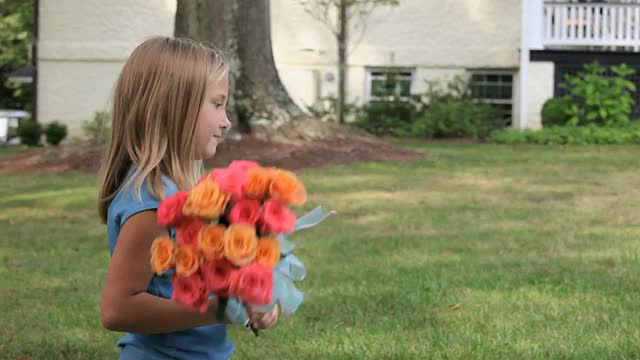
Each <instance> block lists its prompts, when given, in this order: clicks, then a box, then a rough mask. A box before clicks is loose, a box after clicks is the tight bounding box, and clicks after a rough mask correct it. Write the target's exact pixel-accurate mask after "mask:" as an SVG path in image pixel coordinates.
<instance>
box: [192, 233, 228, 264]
mask: <svg viewBox="0 0 640 360" xmlns="http://www.w3.org/2000/svg"><path fill="white" fill-rule="evenodd" d="M226 229H227V228H226V227H225V226H224V225H209V226H205V227H203V228H202V230H200V234H199V235H198V250H200V252H201V253H202V254H203V255H204V257H205V258H206V259H207V260H213V259H221V258H222V256H223V255H224V252H223V250H224V242H223V241H222V239H223V238H224V231H225V230H226Z"/></svg>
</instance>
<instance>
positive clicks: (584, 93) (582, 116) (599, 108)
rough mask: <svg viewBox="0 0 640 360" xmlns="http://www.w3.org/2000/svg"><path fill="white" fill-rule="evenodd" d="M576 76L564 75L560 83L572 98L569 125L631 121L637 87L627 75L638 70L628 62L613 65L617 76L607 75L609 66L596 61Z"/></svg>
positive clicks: (608, 124) (616, 123)
mask: <svg viewBox="0 0 640 360" xmlns="http://www.w3.org/2000/svg"><path fill="white" fill-rule="evenodd" d="M584 69H585V70H584V71H582V72H580V73H578V74H577V75H575V76H565V80H564V82H563V83H562V84H561V85H560V86H561V87H563V88H564V89H566V90H567V91H568V92H569V94H568V97H569V99H570V100H571V106H570V107H569V109H568V112H567V113H568V115H569V117H570V118H569V121H568V123H567V125H587V124H598V125H606V126H621V125H624V124H627V123H628V122H629V115H630V114H631V111H632V107H633V102H634V100H633V96H632V95H633V93H634V92H635V91H636V87H635V85H634V84H633V82H631V81H630V80H628V79H627V77H629V76H630V75H632V74H634V73H635V70H633V69H630V68H629V67H627V66H626V65H625V64H622V65H620V66H613V67H611V71H612V72H613V73H614V74H615V76H606V75H605V72H606V68H605V67H603V66H601V65H599V64H598V63H597V62H596V63H592V64H587V65H585V66H584Z"/></svg>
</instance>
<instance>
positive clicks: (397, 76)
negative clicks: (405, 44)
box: [367, 68, 413, 100]
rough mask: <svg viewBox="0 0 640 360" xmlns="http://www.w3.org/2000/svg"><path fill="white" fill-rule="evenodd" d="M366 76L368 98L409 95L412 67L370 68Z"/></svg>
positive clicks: (405, 96) (389, 98)
mask: <svg viewBox="0 0 640 360" xmlns="http://www.w3.org/2000/svg"><path fill="white" fill-rule="evenodd" d="M367 78H368V81H367V85H368V91H367V96H368V98H369V100H392V99H393V98H399V99H407V98H408V97H409V96H410V95H411V82H412V80H413V69H406V68H371V69H368V70H367Z"/></svg>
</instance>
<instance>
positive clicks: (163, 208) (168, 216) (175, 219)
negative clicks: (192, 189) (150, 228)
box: [158, 191, 188, 226]
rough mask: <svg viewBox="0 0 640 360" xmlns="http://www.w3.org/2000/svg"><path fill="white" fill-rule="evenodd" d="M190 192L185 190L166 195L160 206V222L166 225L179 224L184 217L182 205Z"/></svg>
mask: <svg viewBox="0 0 640 360" xmlns="http://www.w3.org/2000/svg"><path fill="white" fill-rule="evenodd" d="M187 197H188V194H187V193H186V192H185V191H178V192H177V193H175V194H173V195H171V196H169V197H166V198H165V199H164V200H162V201H161V202H160V205H159V206H158V224H160V225H165V226H174V225H177V224H178V223H179V222H180V221H182V220H183V219H184V215H182V207H183V206H184V203H185V202H186V201H187Z"/></svg>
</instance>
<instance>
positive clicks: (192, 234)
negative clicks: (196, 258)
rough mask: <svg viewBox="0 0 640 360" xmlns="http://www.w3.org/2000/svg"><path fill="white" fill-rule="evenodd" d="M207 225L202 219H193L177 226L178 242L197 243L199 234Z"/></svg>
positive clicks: (185, 243) (182, 243) (184, 243)
mask: <svg viewBox="0 0 640 360" xmlns="http://www.w3.org/2000/svg"><path fill="white" fill-rule="evenodd" d="M205 225H206V224H205V223H203V222H202V221H200V220H193V221H191V222H188V223H184V224H182V225H180V226H178V227H176V243H177V244H178V245H194V246H195V245H197V244H198V234H199V233H200V230H201V229H202V228H203V227H204V226H205Z"/></svg>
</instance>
